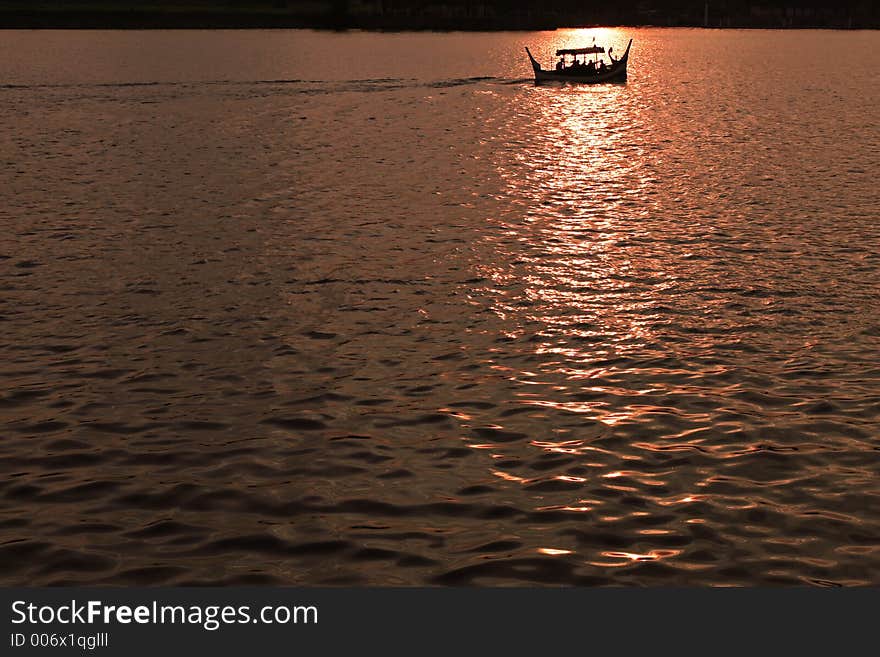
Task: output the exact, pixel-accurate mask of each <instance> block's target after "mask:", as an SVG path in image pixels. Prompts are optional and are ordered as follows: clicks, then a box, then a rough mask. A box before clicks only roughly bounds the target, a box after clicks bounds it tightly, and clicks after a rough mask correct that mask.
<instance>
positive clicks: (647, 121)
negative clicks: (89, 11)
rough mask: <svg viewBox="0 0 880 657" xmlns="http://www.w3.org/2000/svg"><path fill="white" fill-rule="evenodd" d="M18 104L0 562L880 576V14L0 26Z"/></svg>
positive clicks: (224, 580) (9, 139)
mask: <svg viewBox="0 0 880 657" xmlns="http://www.w3.org/2000/svg"><path fill="white" fill-rule="evenodd" d="M593 36H596V37H597V40H598V41H599V42H600V43H605V44H610V45H613V46H614V50H615V52H622V51H623V49H624V47H625V45H626V42H627V40H628V39H629V38H633V39H634V45H633V50H632V55H631V58H630V69H629V70H630V77H629V82H628V83H627V84H623V85H602V86H596V87H575V86H568V87H566V86H549V87H536V86H534V84H533V83H532V82H531V77H530V76H531V70H530V67H529V64H528V60H527V59H526V57H525V53H524V51H523V47H524V46H526V45H528V46H529V47H530V48H531V49H532V51H533V52H534V53H535V54H536V56H538V58H539V59H541V60H542V61H543V62H544V63H545V65H549V64H550V63H551V60H552V55H553V51H554V50H555V49H556V48H561V47H566V46H575V45H587V44H589V43H591V42H592V38H593ZM0 115H2V116H3V118H4V120H3V121H2V122H0V164H2V167H0V189H2V201H3V202H2V204H0V287H2V295H0V320H2V321H0V331H2V332H0V354H2V358H0V372H2V388H0V426H2V440H0V475H2V476H0V583H3V584H6V585H22V584H73V583H83V584H108V583H109V584H194V583H220V584H243V583H252V584H263V583H266V584H279V583H284V584H310V585H311V584H340V585H341V584H347V585H379V584H382V585H421V584H466V585H532V584H537V585H605V584H610V585H755V584H760V585H766V584H815V585H860V584H869V583H872V584H878V583H880V359H878V354H880V294H878V292H880V284H878V281H880V221H878V219H880V191H878V190H880V186H878V183H877V174H878V171H880V129H878V126H880V34H878V33H872V32H811V31H802V32H771V31H715V30H670V29H625V30H624V29H621V30H616V29H615V30H583V31H578V30H567V31H559V32H544V33H531V34H530V33H501V34H498V33H495V34H459V33H452V34H428V33H420V34H406V33H403V34H370V33H339V34H331V33H318V32H297V31H243V32H222V31H217V32H210V31H205V32H198V31H194V32H186V31H181V32H161V31H158V32H112V31H110V32H6V33H4V34H2V39H0Z"/></svg>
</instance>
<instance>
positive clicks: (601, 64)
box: [597, 59, 605, 73]
mask: <svg viewBox="0 0 880 657" xmlns="http://www.w3.org/2000/svg"><path fill="white" fill-rule="evenodd" d="M597 69H598V71H599V73H604V72H605V62H603V61H602V60H601V59H600V60H599V64H598V65H597Z"/></svg>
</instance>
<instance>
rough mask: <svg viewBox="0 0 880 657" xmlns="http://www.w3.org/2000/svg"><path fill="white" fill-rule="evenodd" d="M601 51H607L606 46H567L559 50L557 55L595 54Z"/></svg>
mask: <svg viewBox="0 0 880 657" xmlns="http://www.w3.org/2000/svg"><path fill="white" fill-rule="evenodd" d="M600 52H605V48H603V47H602V46H590V47H589V48H565V49H563V50H557V51H556V56H557V57H562V56H563V55H593V54H595V53H600Z"/></svg>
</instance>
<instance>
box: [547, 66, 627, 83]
mask: <svg viewBox="0 0 880 657" xmlns="http://www.w3.org/2000/svg"><path fill="white" fill-rule="evenodd" d="M535 82H536V83H538V84H540V83H542V82H574V83H577V84H602V83H605V82H626V67H624V68H623V69H622V70H610V71H607V72H605V73H597V74H596V75H586V76H581V75H568V74H565V73H557V72H556V71H545V70H543V69H541V70H538V71H535Z"/></svg>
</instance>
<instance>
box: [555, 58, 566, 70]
mask: <svg viewBox="0 0 880 657" xmlns="http://www.w3.org/2000/svg"><path fill="white" fill-rule="evenodd" d="M563 66H565V65H564V64H563V63H562V57H560V58H559V61H558V62H556V70H557V71H561V70H562V67H563Z"/></svg>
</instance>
